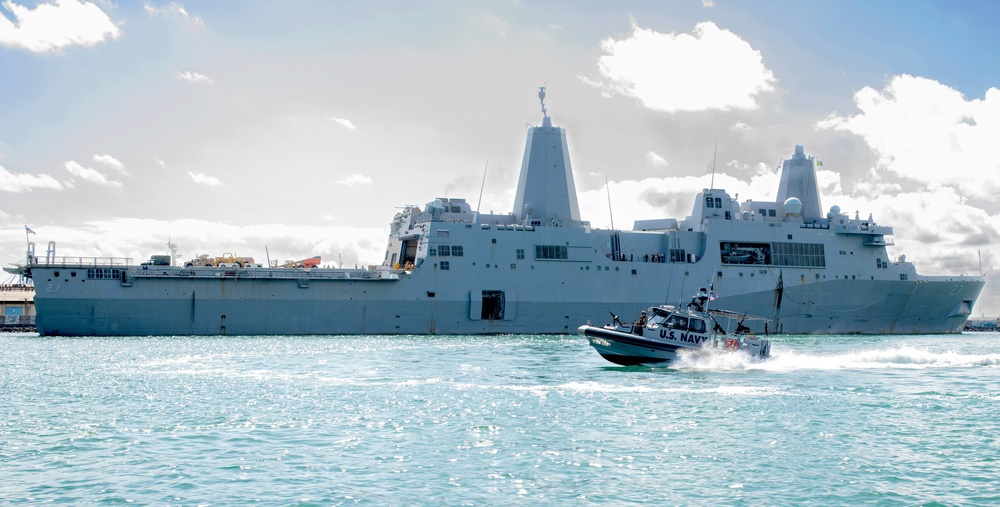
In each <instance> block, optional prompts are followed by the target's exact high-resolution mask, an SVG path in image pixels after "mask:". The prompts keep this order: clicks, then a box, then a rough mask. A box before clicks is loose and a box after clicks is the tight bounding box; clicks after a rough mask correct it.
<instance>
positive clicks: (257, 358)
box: [0, 333, 1000, 505]
mask: <svg viewBox="0 0 1000 507" xmlns="http://www.w3.org/2000/svg"><path fill="white" fill-rule="evenodd" d="M998 338H1000V335H997V334H990V333H976V334H966V335H956V336H870V337H859V336H827V337H822V336H775V337H772V339H773V345H772V358H771V359H769V360H766V361H752V360H750V359H749V358H748V357H746V356H741V355H739V354H732V355H722V356H711V357H705V356H697V357H695V356H685V357H682V358H681V360H680V361H679V362H678V363H677V364H676V365H674V366H673V367H670V368H662V367H661V368H651V367H638V366H637V367H620V366H616V365H613V364H611V363H609V362H607V361H605V360H604V359H602V358H601V357H600V356H599V355H598V354H597V353H596V352H595V351H594V350H593V349H592V348H591V347H590V346H589V345H588V343H587V341H586V340H585V339H583V338H581V337H578V336H486V337H478V336H393V337H387V336H344V337H267V336H249V337H166V338H150V337H128V338H74V339H55V338H40V337H38V336H37V335H29V334H8V335H0V346H2V347H3V350H4V351H5V353H4V354H3V355H2V358H0V365H2V366H0V389H2V391H0V403H2V407H3V410H4V416H5V417H4V419H3V422H2V423H0V436H2V438H0V476H2V477H4V481H2V482H0V504H10V505H15V504H34V503H54V504H63V505H81V504H98V503H100V504H126V503H134V504H139V505H142V504H164V505H234V504H235V505H246V504H253V505H353V504H371V505H412V504H447V505H462V504H512V503H531V504H533V505H534V504H565V503H575V504H608V503H611V504H621V503H655V504H664V503H667V504H677V505H690V504H700V505H706V504H707V505H718V504H727V505H761V504H766V505H796V504H810V505H847V504H858V503H875V504H888V505H912V504H928V503H935V502H937V503H940V504H946V505H957V504H962V505H977V504H978V505H987V504H995V503H998V502H1000V493H996V492H994V490H995V488H993V487H992V486H993V485H995V483H996V480H997V478H998V476H997V472H996V463H997V462H998V461H1000V445H998V443H997V439H996V438H995V435H996V434H998V432H1000V423H998V420H1000V418H997V417H996V414H997V413H1000V412H998V408H1000V406H998V404H1000V387H998V386H1000V382H998V380H1000V340H998Z"/></svg>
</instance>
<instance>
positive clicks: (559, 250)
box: [535, 245, 569, 260]
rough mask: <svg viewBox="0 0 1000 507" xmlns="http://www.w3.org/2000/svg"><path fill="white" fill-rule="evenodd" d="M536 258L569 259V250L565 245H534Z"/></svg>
mask: <svg viewBox="0 0 1000 507" xmlns="http://www.w3.org/2000/svg"><path fill="white" fill-rule="evenodd" d="M535 258H536V259H560V260H566V259H569V251H568V249H567V248H566V246H565V245H535Z"/></svg>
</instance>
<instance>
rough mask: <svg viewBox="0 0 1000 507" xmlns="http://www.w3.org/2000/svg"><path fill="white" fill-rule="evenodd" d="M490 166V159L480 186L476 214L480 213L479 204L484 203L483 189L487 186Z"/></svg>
mask: <svg viewBox="0 0 1000 507" xmlns="http://www.w3.org/2000/svg"><path fill="white" fill-rule="evenodd" d="M489 166H490V161H489V160H487V161H486V167H484V168H483V184H482V185H480V186H479V202H477V203H476V215H477V216H478V215H479V205H480V204H482V203H483V189H484V188H486V169H487V168H488V167H489Z"/></svg>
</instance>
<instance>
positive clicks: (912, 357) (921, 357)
mask: <svg viewBox="0 0 1000 507" xmlns="http://www.w3.org/2000/svg"><path fill="white" fill-rule="evenodd" d="M976 367H987V368H998V367H1000V353H988V354H970V353H965V352H955V351H943V352H937V351H929V350H923V349H918V348H915V347H911V346H901V347H892V348H886V349H875V350H863V351H857V352H846V353H842V354H831V355H823V354H809V353H802V352H797V351H782V350H780V349H777V350H774V351H773V352H772V355H771V357H770V358H769V359H767V360H754V359H751V358H750V357H749V356H747V355H744V354H723V355H714V356H710V355H703V354H681V355H679V356H678V358H677V361H676V362H675V363H674V364H673V365H672V368H674V369H684V370H761V371H795V370H864V369H935V368H976Z"/></svg>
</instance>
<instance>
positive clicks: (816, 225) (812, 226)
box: [800, 222, 830, 229]
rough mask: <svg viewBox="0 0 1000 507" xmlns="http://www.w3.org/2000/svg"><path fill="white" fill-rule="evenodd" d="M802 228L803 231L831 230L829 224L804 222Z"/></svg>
mask: <svg viewBox="0 0 1000 507" xmlns="http://www.w3.org/2000/svg"><path fill="white" fill-rule="evenodd" d="M800 227H802V228H803V229H829V228H830V224H829V223H815V222H804V223H803V224H802V225H801V226H800Z"/></svg>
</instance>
